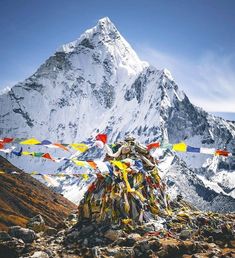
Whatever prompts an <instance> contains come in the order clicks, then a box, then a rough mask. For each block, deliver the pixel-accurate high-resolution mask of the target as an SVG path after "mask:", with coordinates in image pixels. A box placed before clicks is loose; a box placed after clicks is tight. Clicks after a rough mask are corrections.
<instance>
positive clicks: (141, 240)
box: [0, 200, 235, 258]
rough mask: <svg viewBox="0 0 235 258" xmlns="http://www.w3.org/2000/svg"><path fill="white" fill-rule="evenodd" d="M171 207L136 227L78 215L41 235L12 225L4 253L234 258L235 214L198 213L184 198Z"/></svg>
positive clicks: (1, 242) (1, 241)
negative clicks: (161, 216)
mask: <svg viewBox="0 0 235 258" xmlns="http://www.w3.org/2000/svg"><path fill="white" fill-rule="evenodd" d="M171 207H172V208H173V214H172V215H171V216H170V217H166V218H165V219H161V220H158V221H150V222H148V223H145V224H143V225H138V226H136V227H135V228H132V227H128V225H124V226H123V225H122V226H121V225H115V224H112V225H110V224H109V223H105V222H100V223H99V224H97V222H94V221H89V220H87V221H79V220H78V218H77V216H76V214H73V215H72V214H71V215H70V217H69V218H68V219H67V220H66V221H65V223H64V224H63V225H64V226H63V228H61V227H60V229H57V230H55V229H53V230H50V231H48V230H47V231H45V232H43V231H42V232H39V233H38V234H35V233H33V231H32V230H29V229H23V228H15V227H13V228H10V230H9V234H8V233H6V232H0V257H1V258H2V257H3V258H5V257H8V258H17V257H22V258H23V257H25V258H26V257H27V258H29V257H30V258H33V257H34V258H59V257H67V258H75V257H94V258H95V257H100V258H105V257H114V258H118V257H119V258H130V257H152V258H153V257H155V258H173V257H174V258H180V257H181V258H197V257H200V258H204V257H205V258H206V257H208V258H209V257H218V258H227V257H234V255H235V232H234V226H235V225H234V221H235V220H234V219H235V217H234V214H223V215H221V214H216V213H211V212H210V213H205V212H204V213H203V212H199V211H197V210H195V209H194V208H192V207H191V206H189V205H188V204H187V203H186V202H184V201H183V200H177V202H173V203H171ZM72 224H73V225H72ZM16 233H18V234H16ZM30 234H31V235H30ZM32 235H33V237H32Z"/></svg>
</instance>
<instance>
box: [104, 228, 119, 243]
mask: <svg viewBox="0 0 235 258" xmlns="http://www.w3.org/2000/svg"><path fill="white" fill-rule="evenodd" d="M104 236H105V238H107V239H109V240H111V241H116V240H117V239H118V238H119V237H121V236H123V231H122V230H113V229H109V230H107V231H106V232H105V234H104Z"/></svg>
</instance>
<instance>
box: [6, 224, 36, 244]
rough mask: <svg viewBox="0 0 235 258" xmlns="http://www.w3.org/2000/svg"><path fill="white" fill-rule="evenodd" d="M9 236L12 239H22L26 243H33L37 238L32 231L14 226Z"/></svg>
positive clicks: (10, 229)
mask: <svg viewBox="0 0 235 258" xmlns="http://www.w3.org/2000/svg"><path fill="white" fill-rule="evenodd" d="M9 234H10V236H12V237H15V238H20V239H22V240H23V241H24V242H25V243H32V242H33V241H34V240H35V239H36V238H37V236H36V233H35V232H34V231H33V230H32V229H28V228H22V227H20V226H14V227H10V228H9Z"/></svg>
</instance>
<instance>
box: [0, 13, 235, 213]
mask: <svg viewBox="0 0 235 258" xmlns="http://www.w3.org/2000/svg"><path fill="white" fill-rule="evenodd" d="M0 105H1V110H0V116H1V124H0V137H1V136H3V137H6V136H8V137H32V136H33V137H37V138H38V139H40V140H43V139H49V140H51V141H59V142H79V141H81V140H84V139H86V138H88V137H89V136H91V135H92V134H94V133H96V132H97V131H102V132H106V133H107V134H108V136H109V140H110V142H112V141H116V140H117V139H120V138H123V137H124V135H125V134H126V133H131V134H133V135H134V136H136V137H138V140H139V141H141V142H142V143H147V142H151V141H156V140H164V141H165V142H170V143H176V142H179V141H186V143H188V144H190V145H192V146H197V147H198V146H199V147H201V146H205V147H215V148H224V147H227V148H228V150H230V151H233V150H234V149H235V125H234V123H232V122H228V121H225V120H223V119H221V118H217V117H215V116H212V115H210V114H208V113H207V112H205V111H204V110H202V109H201V108H198V107H196V106H194V105H193V104H192V103H191V102H190V100H189V99H188V97H187V96H186V95H185V93H184V92H182V91H181V90H180V89H179V87H178V85H177V83H176V82H175V81H174V79H173V77H172V76H171V74H170V72H169V71H168V70H167V69H163V70H158V69H156V68H155V67H153V66H151V65H149V64H148V63H146V62H143V61H141V60H140V59H139V58H138V56H137V54H136V53H135V52H134V50H133V49H132V48H131V46H130V45H129V43H128V42H127V41H126V40H125V39H124V38H123V37H122V36H121V34H120V33H119V32H118V30H117V29H116V27H115V26H114V25H113V24H112V22H111V21H110V20H109V18H103V19H101V20H99V21H98V23H97V25H96V26H95V27H93V28H91V29H89V30H87V31H85V32H84V33H83V34H82V35H81V36H80V38H79V39H77V40H75V41H73V42H71V43H68V44H65V45H63V46H62V47H61V48H59V49H58V50H57V51H56V52H55V54H54V55H53V56H51V57H49V58H48V59H47V60H46V61H45V63H44V64H42V65H41V66H40V67H39V69H38V70H37V71H36V72H35V73H34V74H33V75H32V76H30V77H29V78H27V79H26V80H25V81H23V82H21V83H18V84H16V85H15V86H14V87H12V89H11V90H10V91H9V92H7V93H5V94H3V95H1V96H0ZM172 155H173V154H172ZM209 157H210V156H208V155H204V156H202V155H197V156H196V155H194V156H193V155H190V154H186V153H184V154H183V155H182V157H180V158H181V159H183V161H182V160H180V159H179V158H178V157H175V158H174V156H170V157H168V156H166V157H165V158H166V160H165V161H166V162H165V164H168V167H167V165H165V167H164V169H165V170H164V171H165V172H164V173H165V174H166V180H170V182H171V186H172V187H171V189H175V191H176V192H177V193H178V192H181V193H182V194H183V195H185V196H186V198H187V199H188V200H191V201H193V202H195V201H196V199H197V196H200V198H201V199H202V201H203V200H204V201H205V196H204V195H205V193H207V195H208V192H207V191H206V189H207V187H208V188H210V189H211V190H212V192H213V193H215V194H216V195H219V196H220V195H221V196H220V197H221V198H222V199H223V198H225V199H226V198H227V197H229V195H230V196H235V192H234V191H235V189H233V187H232V185H231V184H230V183H229V182H230V177H231V178H232V177H233V176H234V166H235V165H234V163H233V161H229V165H228V160H229V159H227V160H223V159H222V158H220V157H219V158H218V157H216V158H217V159H218V162H217V163H216V164H222V165H219V166H218V167H217V168H216V169H214V170H213V176H212V174H211V173H209V172H208V171H209V170H210V171H211V166H210V164H211V162H212V160H211V159H208V158H209ZM207 159H208V160H207ZM12 162H14V164H17V165H18V166H20V167H21V168H25V169H28V170H30V171H32V170H35V168H36V169H38V171H42V170H44V171H42V172H45V171H48V169H50V170H55V169H56V167H55V165H54V164H48V162H47V163H45V162H44V161H41V160H37V161H35V160H34V159H32V160H29V158H28V157H27V161H26V159H24V158H23V157H22V158H20V159H17V158H14V159H13V160H12ZM184 162H186V163H184ZM226 164H227V165H226ZM49 166H50V167H49ZM189 167H190V169H189ZM172 168H174V169H175V170H173V169H172ZM201 168H203V169H204V170H205V171H204V172H202V169H201ZM209 168H210V169H209ZM167 169H168V170H169V171H170V173H167V172H166V171H167ZM176 169H177V173H176ZM192 169H193V170H194V171H192ZM180 171H183V172H182V173H183V174H184V177H185V180H184V182H185V184H184V185H182V184H179V182H181V181H182V173H180ZM195 172H196V173H195ZM199 173H200V174H199ZM205 175H207V177H205ZM169 176H171V178H170V179H169ZM184 182H182V183H184ZM196 185H197V186H198V185H199V186H200V187H196ZM190 187H191V189H192V188H193V187H194V188H193V189H194V190H193V191H192V192H191V195H190V196H189V194H188V192H187V191H188V189H189V188H190ZM212 196H213V194H212ZM207 197H208V196H207ZM229 198H230V197H229ZM231 198H232V197H231ZM222 199H221V200H222ZM208 200H209V201H208ZM209 202H211V201H210V198H209V197H208V198H207V200H206V201H205V203H204V204H203V207H204V208H205V207H206V205H207V204H208V203H209ZM229 203H230V201H229ZM198 206H200V205H198ZM230 208H231V205H230ZM230 208H229V209H230ZM215 209H216V208H215ZM232 209H233V208H232Z"/></svg>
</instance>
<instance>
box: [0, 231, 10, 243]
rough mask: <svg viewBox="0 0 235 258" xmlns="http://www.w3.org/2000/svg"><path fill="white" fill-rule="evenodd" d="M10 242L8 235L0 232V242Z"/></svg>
mask: <svg viewBox="0 0 235 258" xmlns="http://www.w3.org/2000/svg"><path fill="white" fill-rule="evenodd" d="M8 240H11V237H10V235H9V234H8V233H7V232H5V231H0V241H8Z"/></svg>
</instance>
